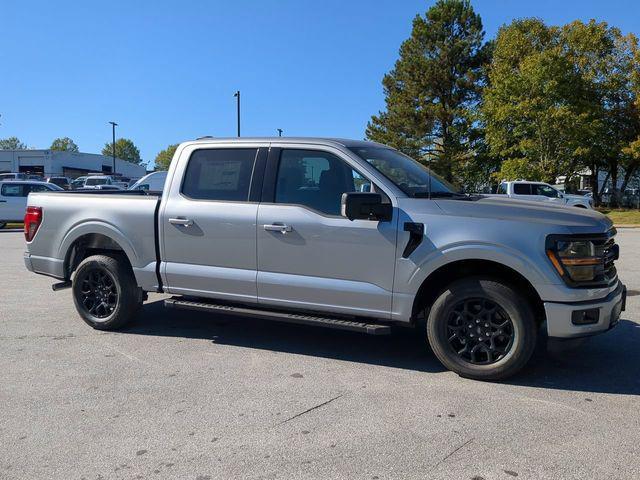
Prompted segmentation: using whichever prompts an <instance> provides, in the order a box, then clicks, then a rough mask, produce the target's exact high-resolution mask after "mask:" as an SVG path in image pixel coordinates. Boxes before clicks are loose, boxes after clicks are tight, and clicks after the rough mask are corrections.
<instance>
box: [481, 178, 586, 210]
mask: <svg viewBox="0 0 640 480" xmlns="http://www.w3.org/2000/svg"><path fill="white" fill-rule="evenodd" d="M499 195H504V196H506V197H509V198H516V199H520V200H529V201H535V202H550V203H556V204H558V205H566V206H571V207H578V208H593V199H591V198H589V197H585V196H583V195H571V194H568V193H564V192H561V191H559V190H558V189H557V188H554V187H552V186H551V185H549V184H548V183H543V182H528V181H524V180H518V181H515V182H502V183H501V184H500V185H499V186H498V190H497V192H496V193H495V194H493V195H490V196H499Z"/></svg>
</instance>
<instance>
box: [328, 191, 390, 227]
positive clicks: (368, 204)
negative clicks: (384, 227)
mask: <svg viewBox="0 0 640 480" xmlns="http://www.w3.org/2000/svg"><path fill="white" fill-rule="evenodd" d="M340 211H341V214H342V216H343V217H347V218H348V219H349V220H377V221H381V222H386V221H389V220H391V217H392V215H393V207H392V206H391V204H390V203H382V195H380V194H379V193H363V192H348V193H343V194H342V201H341V210H340Z"/></svg>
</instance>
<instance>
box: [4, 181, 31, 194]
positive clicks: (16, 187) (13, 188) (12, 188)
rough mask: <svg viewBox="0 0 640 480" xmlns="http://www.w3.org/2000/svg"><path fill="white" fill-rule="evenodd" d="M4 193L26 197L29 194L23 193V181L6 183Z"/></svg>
mask: <svg viewBox="0 0 640 480" xmlns="http://www.w3.org/2000/svg"><path fill="white" fill-rule="evenodd" d="M0 193H2V196H3V197H26V196H27V195H26V194H24V193H23V188H22V184H21V183H17V184H13V185H12V184H6V183H5V184H4V185H2V191H0Z"/></svg>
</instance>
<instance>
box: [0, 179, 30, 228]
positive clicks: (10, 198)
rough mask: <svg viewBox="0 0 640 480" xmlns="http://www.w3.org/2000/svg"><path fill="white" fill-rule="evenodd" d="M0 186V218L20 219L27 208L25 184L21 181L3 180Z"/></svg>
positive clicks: (27, 193) (27, 191)
mask: <svg viewBox="0 0 640 480" xmlns="http://www.w3.org/2000/svg"><path fill="white" fill-rule="evenodd" d="M1 185H2V186H1V187H0V220H3V221H4V220H20V221H22V219H23V218H24V213H25V210H26V208H27V195H29V190H28V189H27V188H25V187H27V185H25V184H23V183H21V182H15V181H11V182H4V183H2V184H1Z"/></svg>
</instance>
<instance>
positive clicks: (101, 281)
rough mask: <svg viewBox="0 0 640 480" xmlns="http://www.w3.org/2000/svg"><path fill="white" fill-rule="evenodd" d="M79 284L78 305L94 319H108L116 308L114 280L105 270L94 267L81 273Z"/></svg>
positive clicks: (116, 296) (116, 291) (116, 294)
mask: <svg viewBox="0 0 640 480" xmlns="http://www.w3.org/2000/svg"><path fill="white" fill-rule="evenodd" d="M79 282H80V304H81V305H82V307H83V308H84V309H85V310H86V312H87V313H88V314H89V315H91V316H93V317H95V318H107V317H109V316H110V315H111V314H112V313H113V312H114V311H115V309H116V307H117V306H118V289H117V288H116V284H115V279H114V278H113V277H112V276H111V274H110V273H109V271H108V270H107V269H105V268H102V267H99V266H96V267H94V268H92V269H90V270H86V271H84V272H83V276H82V278H80V279H79Z"/></svg>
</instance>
